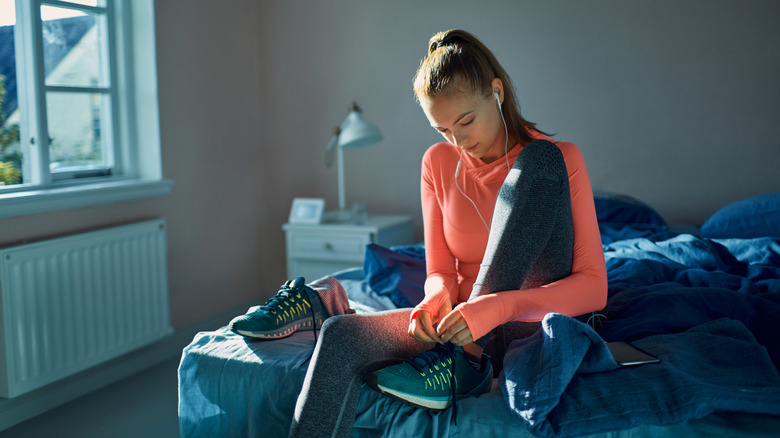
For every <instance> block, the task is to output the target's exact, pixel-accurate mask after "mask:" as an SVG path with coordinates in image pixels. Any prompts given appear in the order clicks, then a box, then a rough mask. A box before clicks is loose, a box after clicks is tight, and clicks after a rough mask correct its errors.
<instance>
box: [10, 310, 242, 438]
mask: <svg viewBox="0 0 780 438" xmlns="http://www.w3.org/2000/svg"><path fill="white" fill-rule="evenodd" d="M252 304H256V303H252ZM250 305H251V304H249V303H247V304H242V305H240V306H236V307H234V308H232V309H229V310H226V311H224V312H220V313H218V314H215V315H212V316H210V317H207V318H204V319H202V320H200V321H197V322H196V323H193V324H189V325H187V326H184V327H181V328H178V329H175V330H174V332H173V334H171V335H170V336H167V337H165V338H164V339H161V340H159V341H157V342H155V343H153V344H151V345H148V346H146V347H143V348H140V349H138V350H136V351H134V352H132V353H128V354H126V355H124V356H122V357H119V358H116V359H113V360H110V361H108V362H106V363H103V364H100V365H98V366H95V367H92V368H90V369H88V370H85V371H82V372H80V373H78V374H75V375H73V376H70V377H68V378H65V379H63V380H60V381H58V382H55V383H52V384H50V385H47V386H45V387H43V388H40V389H37V390H35V391H31V392H29V393H27V394H23V395H20V396H19V397H15V398H12V399H3V398H0V431H3V430H5V429H8V428H10V427H12V426H14V425H16V424H19V423H21V422H23V421H26V420H29V419H31V418H34V417H36V416H38V415H40V414H43V413H45V412H46V411H49V410H51V409H54V408H56V407H57V406H61V405H63V404H65V403H68V402H70V401H72V400H75V399H77V398H79V397H81V396H84V395H86V394H88V393H90V392H92V391H95V390H98V389H100V388H103V387H105V386H108V385H110V384H112V383H116V382H118V381H120V380H122V379H125V378H128V377H130V376H132V375H134V374H137V373H139V372H141V371H144V370H146V369H148V368H151V367H153V366H155V365H157V364H159V363H161V362H163V361H165V360H169V359H172V358H174V357H177V356H181V351H182V349H183V348H184V347H186V346H187V345H188V344H189V343H190V342H192V338H193V337H194V336H195V334H197V333H198V332H201V331H207V330H214V329H216V328H218V327H222V326H224V325H225V324H226V323H227V322H228V321H230V319H231V318H233V317H234V316H236V315H239V314H241V313H244V312H246V309H248V308H249V307H250Z"/></svg>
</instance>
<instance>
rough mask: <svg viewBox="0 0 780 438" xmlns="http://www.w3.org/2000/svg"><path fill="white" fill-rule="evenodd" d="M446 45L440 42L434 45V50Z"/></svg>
mask: <svg viewBox="0 0 780 438" xmlns="http://www.w3.org/2000/svg"><path fill="white" fill-rule="evenodd" d="M446 45H447V43H445V42H444V40H441V41H439V42H438V43H436V48H437V49H438V48H439V47H443V46H446Z"/></svg>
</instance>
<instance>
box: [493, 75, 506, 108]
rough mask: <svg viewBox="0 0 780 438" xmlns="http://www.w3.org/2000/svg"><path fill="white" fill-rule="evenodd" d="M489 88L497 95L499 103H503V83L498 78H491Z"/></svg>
mask: <svg viewBox="0 0 780 438" xmlns="http://www.w3.org/2000/svg"><path fill="white" fill-rule="evenodd" d="M490 88H491V90H492V91H493V93H498V100H499V103H504V83H503V82H501V79H499V78H493V80H491V81H490Z"/></svg>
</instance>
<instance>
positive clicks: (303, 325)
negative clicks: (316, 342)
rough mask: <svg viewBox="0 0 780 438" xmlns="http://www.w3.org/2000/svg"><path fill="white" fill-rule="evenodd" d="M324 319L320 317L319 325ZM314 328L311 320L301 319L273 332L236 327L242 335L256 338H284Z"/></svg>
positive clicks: (237, 331)
mask: <svg viewBox="0 0 780 438" xmlns="http://www.w3.org/2000/svg"><path fill="white" fill-rule="evenodd" d="M323 321H325V320H324V319H318V320H317V327H322V323H323ZM313 329H314V327H313V326H312V323H311V321H301V322H297V323H295V324H291V325H288V326H285V327H284V328H282V329H278V330H274V331H272V332H269V331H260V332H253V331H251V330H241V329H236V333H238V334H240V335H241V336H247V337H250V338H255V339H282V338H286V337H288V336H290V335H292V334H293V333H295V332H297V331H303V330H313Z"/></svg>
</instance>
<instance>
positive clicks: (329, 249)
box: [322, 242, 333, 251]
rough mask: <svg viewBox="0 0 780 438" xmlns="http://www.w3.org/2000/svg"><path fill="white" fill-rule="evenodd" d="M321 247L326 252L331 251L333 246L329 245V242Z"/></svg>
mask: <svg viewBox="0 0 780 438" xmlns="http://www.w3.org/2000/svg"><path fill="white" fill-rule="evenodd" d="M322 246H323V247H324V248H325V250H327V251H333V244H331V243H330V242H325V244H324V245H322Z"/></svg>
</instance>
